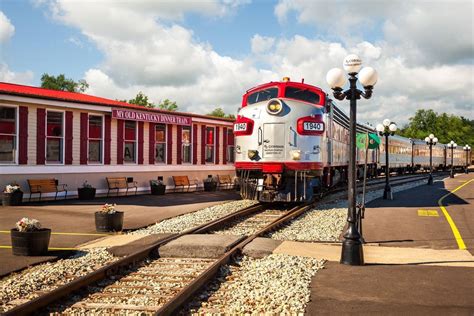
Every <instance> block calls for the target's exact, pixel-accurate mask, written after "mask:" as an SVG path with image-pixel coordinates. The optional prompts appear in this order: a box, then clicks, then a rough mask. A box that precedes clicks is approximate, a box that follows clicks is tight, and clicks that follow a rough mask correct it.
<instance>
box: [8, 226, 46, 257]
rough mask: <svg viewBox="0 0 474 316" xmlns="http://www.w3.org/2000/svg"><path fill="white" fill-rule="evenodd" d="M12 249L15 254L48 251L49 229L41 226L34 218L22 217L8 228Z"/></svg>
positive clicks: (29, 254) (43, 253)
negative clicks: (12, 226) (13, 226)
mask: <svg viewBox="0 0 474 316" xmlns="http://www.w3.org/2000/svg"><path fill="white" fill-rule="evenodd" d="M10 236H11V241H12V251H13V254H14V255H15V256H41V255H45V254H47V253H48V246H49V239H50V237H51V229H49V228H41V224H40V222H39V221H38V220H36V219H29V218H27V217H23V218H22V219H20V220H19V221H18V222H17V223H16V228H12V229H11V230H10Z"/></svg>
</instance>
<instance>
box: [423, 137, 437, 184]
mask: <svg viewBox="0 0 474 316" xmlns="http://www.w3.org/2000/svg"><path fill="white" fill-rule="evenodd" d="M425 142H426V145H428V146H430V176H429V178H428V185H432V184H433V145H436V143H437V142H438V139H437V138H436V137H435V136H434V135H433V134H430V135H429V136H427V137H425Z"/></svg>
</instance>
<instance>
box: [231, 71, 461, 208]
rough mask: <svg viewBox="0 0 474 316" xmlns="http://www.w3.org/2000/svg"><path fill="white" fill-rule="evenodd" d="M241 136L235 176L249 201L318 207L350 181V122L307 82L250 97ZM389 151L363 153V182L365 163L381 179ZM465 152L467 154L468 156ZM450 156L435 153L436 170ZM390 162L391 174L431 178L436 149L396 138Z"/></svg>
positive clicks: (257, 90) (278, 85) (259, 89)
mask: <svg viewBox="0 0 474 316" xmlns="http://www.w3.org/2000/svg"><path fill="white" fill-rule="evenodd" d="M357 133H375V129H374V127H372V126H370V125H366V124H361V123H358V124H357ZM234 135H235V168H236V174H237V177H238V178H239V180H240V192H241V196H242V197H243V198H245V199H252V200H259V201H261V202H304V201H311V200H313V199H314V198H315V197H316V196H318V195H320V194H321V193H322V192H323V191H324V190H326V189H328V188H330V187H333V186H335V185H337V184H339V183H341V182H344V181H347V168H348V162H349V117H348V116H347V114H346V113H345V112H344V111H342V110H341V109H340V108H338V107H337V106H336V105H335V104H334V102H332V100H331V99H329V97H328V95H327V94H326V93H325V92H324V91H323V90H321V89H320V88H318V87H316V86H313V85H309V84H306V83H304V80H302V81H301V82H293V81H290V79H289V78H288V77H285V78H283V80H282V81H280V82H269V83H265V84H262V85H258V86H256V87H254V88H251V89H249V90H247V92H246V93H245V94H244V95H243V98H242V106H241V108H240V109H239V111H238V113H237V118H236V121H235V123H234ZM384 151H385V146H381V148H380V149H374V150H371V149H369V150H368V151H367V152H366V151H365V150H358V151H357V158H356V162H357V175H358V177H362V175H363V170H364V169H363V168H364V164H365V163H366V164H367V165H366V166H367V174H368V176H369V177H370V176H376V175H377V174H378V173H380V172H382V170H384V168H385V167H384V166H385V160H384V159H385V154H384ZM460 151H461V154H462V148H461V149H460ZM426 153H428V156H427V155H426ZM366 154H367V157H365V155H366ZM449 155H450V151H449V152H448V151H447V150H446V146H445V145H442V144H438V145H437V146H434V147H433V166H434V167H436V168H441V169H442V168H446V167H447V166H448V165H450V160H449V159H450V158H448V157H450V156H449ZM454 156H455V158H456V159H455V164H454V165H455V166H463V164H462V159H461V158H460V157H458V156H459V149H455V154H454ZM427 158H428V160H427ZM389 161H390V166H389V167H390V170H391V171H393V170H396V171H398V172H406V171H411V172H414V171H416V170H418V169H425V170H426V169H427V167H429V149H428V147H427V146H426V143H425V142H421V141H412V140H410V139H408V138H404V137H400V136H395V137H390V138H389ZM427 163H428V164H427Z"/></svg>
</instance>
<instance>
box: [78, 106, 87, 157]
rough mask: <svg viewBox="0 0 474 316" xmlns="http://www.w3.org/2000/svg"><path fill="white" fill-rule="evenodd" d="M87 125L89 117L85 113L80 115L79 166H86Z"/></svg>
mask: <svg viewBox="0 0 474 316" xmlns="http://www.w3.org/2000/svg"><path fill="white" fill-rule="evenodd" d="M88 125H89V115H88V114H87V113H81V136H80V137H81V144H80V151H81V153H80V156H79V161H80V164H81V165H87V156H88V152H87V141H88V137H87V132H88V127H89V126H88Z"/></svg>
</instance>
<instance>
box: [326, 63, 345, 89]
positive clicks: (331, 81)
mask: <svg viewBox="0 0 474 316" xmlns="http://www.w3.org/2000/svg"><path fill="white" fill-rule="evenodd" d="M326 82H327V83H328V85H329V86H330V87H331V89H334V88H341V87H342V86H344V84H345V83H346V77H345V74H344V71H343V70H342V69H341V68H333V69H331V70H329V71H328V73H327V75H326Z"/></svg>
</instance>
